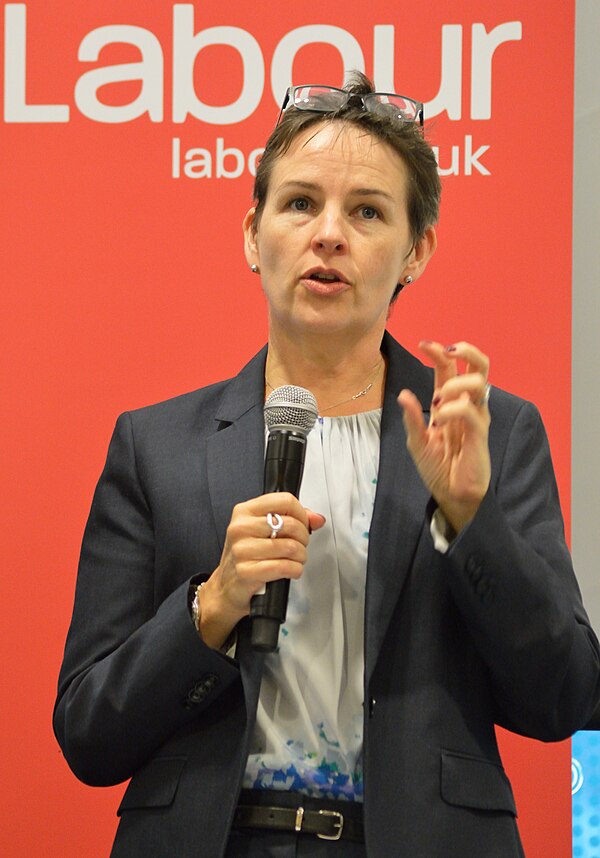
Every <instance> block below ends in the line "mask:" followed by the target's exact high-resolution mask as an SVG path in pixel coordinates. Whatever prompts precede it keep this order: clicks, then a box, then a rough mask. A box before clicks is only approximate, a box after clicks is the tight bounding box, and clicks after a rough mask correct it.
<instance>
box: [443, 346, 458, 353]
mask: <svg viewBox="0 0 600 858" xmlns="http://www.w3.org/2000/svg"><path fill="white" fill-rule="evenodd" d="M445 351H447V352H455V351H456V346H446V349H445Z"/></svg>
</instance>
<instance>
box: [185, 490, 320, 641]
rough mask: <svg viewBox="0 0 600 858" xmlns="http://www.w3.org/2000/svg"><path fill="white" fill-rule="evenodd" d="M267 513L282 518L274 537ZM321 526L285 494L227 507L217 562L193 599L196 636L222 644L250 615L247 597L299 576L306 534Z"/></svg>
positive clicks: (306, 542) (276, 493) (304, 557)
mask: <svg viewBox="0 0 600 858" xmlns="http://www.w3.org/2000/svg"><path fill="white" fill-rule="evenodd" d="M268 513H272V514H273V515H274V514H275V513H277V514H279V515H280V516H281V517H282V519H283V526H282V528H281V529H280V530H279V532H278V533H277V537H276V538H275V539H272V538H271V527H270V525H269V523H268V522H267V515H268ZM324 524H325V518H324V517H323V516H322V515H320V514H319V513H315V512H312V511H311V510H308V509H305V508H304V507H303V506H302V504H301V503H300V501H299V500H298V499H297V498H296V497H294V495H292V494H290V493H289V492H274V493H271V494H266V495H260V497H257V498H252V500H249V501H245V502H244V503H240V504H237V505H236V506H235V507H234V508H233V512H232V515H231V521H230V522H229V526H228V527H227V533H226V536H225V545H224V547H223V553H222V555H221V562H220V563H219V565H218V566H217V568H216V569H215V571H214V572H213V574H212V575H211V576H210V578H209V579H208V580H207V581H206V583H205V585H204V586H203V587H202V589H201V591H200V593H199V596H198V603H199V617H200V622H199V624H200V634H201V637H202V639H203V640H204V642H205V643H206V644H208V646H211V647H214V648H215V649H218V648H219V647H221V646H222V645H223V643H224V642H225V641H226V640H227V638H228V636H229V634H230V633H231V631H232V629H233V628H234V626H235V625H236V624H237V623H238V622H239V621H240V620H241V619H242V617H245V616H246V615H247V614H249V613H250V600H251V599H252V596H254V595H255V594H256V593H258V592H259V591H260V590H261V589H262V588H263V587H264V585H265V584H267V583H268V582H269V581H277V580H279V579H280V578H300V576H301V575H302V571H303V569H304V564H305V562H306V549H307V546H308V540H309V536H310V533H311V531H313V530H318V529H319V528H321V527H323V525H324Z"/></svg>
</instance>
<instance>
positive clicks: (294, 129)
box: [254, 72, 442, 246]
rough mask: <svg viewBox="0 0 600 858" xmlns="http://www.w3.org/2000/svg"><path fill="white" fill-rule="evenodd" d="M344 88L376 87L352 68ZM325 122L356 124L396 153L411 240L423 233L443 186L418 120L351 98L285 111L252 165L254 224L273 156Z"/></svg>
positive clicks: (430, 222)
mask: <svg viewBox="0 0 600 858" xmlns="http://www.w3.org/2000/svg"><path fill="white" fill-rule="evenodd" d="M344 89H345V90H346V91H347V92H350V93H352V94H354V95H367V94H368V93H370V92H374V88H373V84H372V83H371V81H370V80H369V78H368V77H366V75H364V74H362V72H353V73H352V74H351V76H350V80H349V82H348V83H347V84H346V86H345V87H344ZM325 122H343V123H345V124H348V125H355V126H357V127H358V128H361V129H364V130H365V131H367V132H368V133H369V134H372V135H373V136H374V137H376V138H378V139H379V140H383V141H384V142H385V143H387V144H388V145H390V146H391V147H392V148H393V149H394V150H395V151H396V152H397V153H398V155H400V157H401V158H402V161H403V162H404V164H405V166H406V168H407V171H408V176H409V184H408V199H407V208H408V220H409V224H410V230H411V237H412V241H413V246H414V245H415V244H416V243H417V242H418V241H419V239H420V238H422V237H423V235H424V234H425V230H426V229H427V228H428V227H429V226H433V225H434V224H435V223H437V220H438V216H439V207H440V195H441V189H442V188H441V183H440V178H439V175H438V168H437V162H436V159H435V155H434V154H433V150H432V149H431V146H430V145H429V143H427V141H426V140H425V138H424V136H423V133H422V130H421V127H420V126H419V125H418V123H417V122H402V121H400V120H398V119H396V118H394V117H392V116H389V115H387V114H385V113H371V112H370V111H368V110H363V109H362V107H361V106H360V107H359V106H357V105H356V103H353V101H352V99H350V100H349V101H348V103H347V104H346V105H344V107H341V108H340V109H339V110H336V111H334V112H332V113H316V112H315V113H313V112H311V111H308V110H297V109H296V108H294V107H291V108H290V109H288V110H286V111H285V112H284V114H283V116H282V118H281V122H280V123H279V125H278V126H277V128H276V129H275V130H274V131H273V133H272V134H271V136H270V137H269V139H268V141H267V145H266V148H265V151H264V153H263V155H262V157H261V159H260V162H259V164H258V168H257V170H256V179H255V182H254V200H255V203H256V214H255V217H254V224H255V227H256V226H258V223H259V221H260V217H261V214H262V211H263V208H264V205H265V202H266V199H267V193H268V189H269V179H270V177H271V171H272V169H273V166H274V164H275V162H276V161H277V159H278V158H279V157H280V156H281V155H284V154H285V153H286V152H287V151H288V149H289V148H290V146H291V145H292V143H293V141H294V140H295V138H296V137H298V135H299V134H301V133H302V132H303V131H305V130H306V129H307V128H310V127H311V126H313V125H319V124H323V123H325Z"/></svg>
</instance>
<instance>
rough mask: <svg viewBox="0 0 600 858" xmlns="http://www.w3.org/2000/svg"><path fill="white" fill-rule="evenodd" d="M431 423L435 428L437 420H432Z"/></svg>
mask: <svg viewBox="0 0 600 858" xmlns="http://www.w3.org/2000/svg"><path fill="white" fill-rule="evenodd" d="M431 425H432V426H435V427H436V428H437V420H432V421H431Z"/></svg>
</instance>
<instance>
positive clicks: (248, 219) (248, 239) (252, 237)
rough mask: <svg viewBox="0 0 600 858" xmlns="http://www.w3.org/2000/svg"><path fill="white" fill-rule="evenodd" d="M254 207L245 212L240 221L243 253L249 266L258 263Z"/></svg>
mask: <svg viewBox="0 0 600 858" xmlns="http://www.w3.org/2000/svg"><path fill="white" fill-rule="evenodd" d="M256 226H257V224H256V209H255V208H254V207H252V208H251V209H248V211H247V212H246V216H245V217H244V220H243V221H242V229H243V231H244V254H245V256H246V262H247V263H248V266H249V267H250V268H251V267H252V266H253V265H258V264H259V259H258V246H257V243H256V233H257V230H256Z"/></svg>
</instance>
